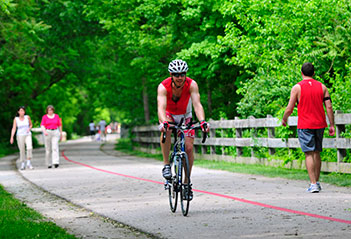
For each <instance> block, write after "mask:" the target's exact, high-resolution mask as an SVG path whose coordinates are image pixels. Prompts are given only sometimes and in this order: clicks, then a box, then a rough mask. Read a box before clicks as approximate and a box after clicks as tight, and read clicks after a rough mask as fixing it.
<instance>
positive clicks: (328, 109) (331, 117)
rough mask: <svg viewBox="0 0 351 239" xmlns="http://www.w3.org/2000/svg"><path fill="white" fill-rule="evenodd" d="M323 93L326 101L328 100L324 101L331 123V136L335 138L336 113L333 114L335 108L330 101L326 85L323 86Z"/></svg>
mask: <svg viewBox="0 0 351 239" xmlns="http://www.w3.org/2000/svg"><path fill="white" fill-rule="evenodd" d="M323 92H324V99H327V100H324V105H325V109H326V110H327V117H328V119H329V123H330V126H329V135H331V136H333V135H334V134H335V126H334V125H335V122H334V112H333V106H332V102H331V99H330V95H329V92H328V89H327V87H326V86H325V85H323Z"/></svg>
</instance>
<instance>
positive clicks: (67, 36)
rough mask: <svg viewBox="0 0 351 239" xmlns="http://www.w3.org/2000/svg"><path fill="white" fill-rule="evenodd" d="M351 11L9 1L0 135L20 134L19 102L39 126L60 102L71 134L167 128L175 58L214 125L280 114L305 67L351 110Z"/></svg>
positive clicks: (1, 31)
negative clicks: (100, 124) (164, 85)
mask: <svg viewBox="0 0 351 239" xmlns="http://www.w3.org/2000/svg"><path fill="white" fill-rule="evenodd" d="M350 7H351V3H350V2H349V1H347V0H341V1H337V0H310V1H299V0H290V1H285V0H277V1H269V0H242V1H229V0H208V1H203V0H192V1H184V0H145V1H139V0H131V1H125V0H113V1H112V0H106V1H96V0H76V1H72V0H68V1H67V0H57V1H47V0H39V1H15V0H4V1H1V3H0V9H1V10H0V86H1V87H0V105H1V111H0V121H1V125H3V127H2V129H0V135H1V136H2V137H1V138H2V139H7V138H9V129H10V127H11V122H12V119H13V117H14V115H15V113H16V110H17V107H18V106H19V105H25V106H27V113H28V114H29V115H30V116H31V117H32V120H33V122H34V125H35V126H38V125H39V124H40V120H41V117H42V115H43V114H44V111H45V107H46V106H47V105H48V104H53V105H54V106H55V107H56V112H57V113H58V114H59V115H60V116H61V117H62V119H63V123H64V130H65V131H67V132H68V135H71V134H72V133H73V132H75V133H78V134H84V133H87V125H88V123H89V122H90V121H91V120H94V121H99V120H100V119H101V118H104V119H105V120H107V121H109V120H111V121H115V120H118V121H119V122H121V123H123V124H126V125H130V126H133V125H136V124H146V123H157V122H158V119H157V111H156V109H157V105H156V104H157V102H156V89H157V86H158V84H159V83H160V82H161V81H162V80H163V79H165V78H166V77H168V76H169V73H168V72H167V66H168V63H169V61H171V60H172V59H175V58H182V59H184V60H186V61H187V62H188V64H189V72H188V76H189V77H191V78H193V79H194V80H196V81H197V82H198V85H199V88H200V94H201V102H202V104H203V106H204V108H205V112H206V117H207V118H213V119H220V118H226V119H233V118H234V117H235V116H240V117H241V118H246V117H248V116H250V115H252V116H254V117H266V115H267V114H270V115H273V116H277V117H281V115H282V113H283V110H284V108H285V106H286V105H287V103H288V99H289V95H290V90H291V88H292V87H293V86H294V85H295V84H296V83H297V82H299V81H300V78H301V75H300V67H301V65H302V63H304V62H306V61H310V62H312V63H314V64H315V67H316V78H317V79H318V80H320V81H322V82H323V83H324V84H325V85H326V86H327V87H328V89H329V91H330V93H331V96H332V99H333V104H334V109H338V110H343V111H344V112H350V109H351V97H350V93H349V92H351V62H350V55H351V51H350V47H349V46H350V43H351V34H350V32H349V29H350V27H351V26H350V24H351V21H350V19H351V11H350ZM102 112H103V113H102ZM277 131H278V132H279V134H281V135H283V137H284V138H286V137H287V136H288V135H289V134H290V131H289V129H286V128H282V129H278V130H277Z"/></svg>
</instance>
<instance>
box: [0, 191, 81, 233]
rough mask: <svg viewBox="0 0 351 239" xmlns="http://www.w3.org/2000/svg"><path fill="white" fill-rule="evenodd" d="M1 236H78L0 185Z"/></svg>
mask: <svg viewBox="0 0 351 239" xmlns="http://www.w3.org/2000/svg"><path fill="white" fill-rule="evenodd" d="M0 238H9V239H10V238H48V239H49V238H50V239H61V238H62V239H66V238H76V237H75V236H73V235H70V234H68V233H67V232H66V231H65V230H64V229H62V228H60V227H58V226H57V225H56V224H55V223H53V222H49V221H47V219H45V218H44V217H43V216H42V215H41V214H39V213H38V212H36V211H34V210H33V209H31V208H28V207H27V206H26V204H25V203H22V202H20V201H19V200H17V199H15V198H14V197H13V196H12V195H11V194H10V193H8V192H6V191H5V190H4V189H3V187H2V186H1V185H0Z"/></svg>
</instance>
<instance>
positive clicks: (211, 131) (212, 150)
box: [209, 128, 216, 155]
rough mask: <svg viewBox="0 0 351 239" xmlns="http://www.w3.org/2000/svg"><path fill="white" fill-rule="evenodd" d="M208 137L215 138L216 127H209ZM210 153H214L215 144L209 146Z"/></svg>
mask: <svg viewBox="0 0 351 239" xmlns="http://www.w3.org/2000/svg"><path fill="white" fill-rule="evenodd" d="M209 133H210V138H216V129H211V128H210V132H209ZM210 154H211V155H212V154H216V146H214V145H211V146H210Z"/></svg>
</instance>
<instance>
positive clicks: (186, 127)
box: [162, 119, 207, 143]
mask: <svg viewBox="0 0 351 239" xmlns="http://www.w3.org/2000/svg"><path fill="white" fill-rule="evenodd" d="M198 123H199V122H190V123H189V124H188V125H182V124H183V119H181V121H180V122H179V124H177V123H174V122H168V124H169V127H168V128H169V129H175V130H176V129H181V130H192V129H201V125H197V126H194V125H195V124H198ZM206 129H207V125H204V130H205V132H202V141H201V142H202V143H205V141H206V138H207V132H206ZM166 136H167V134H166V132H162V143H164V142H166Z"/></svg>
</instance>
